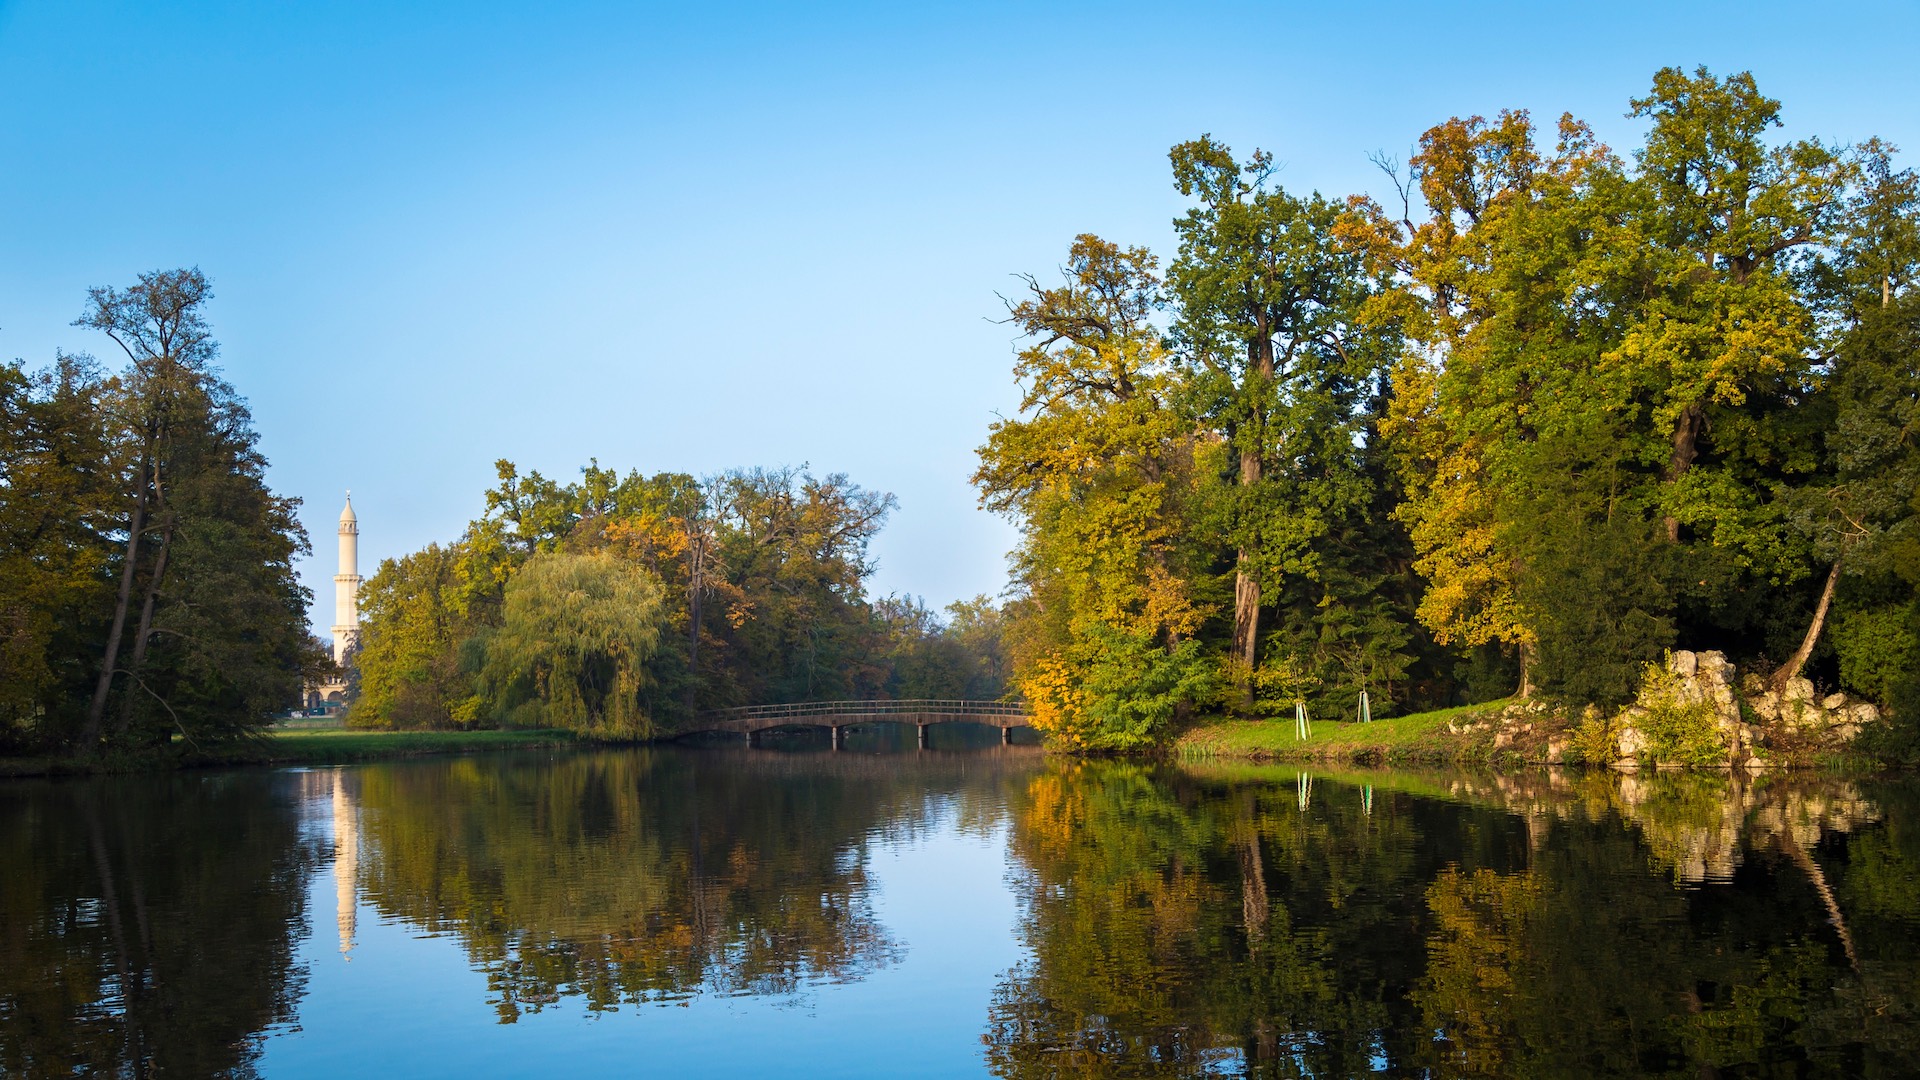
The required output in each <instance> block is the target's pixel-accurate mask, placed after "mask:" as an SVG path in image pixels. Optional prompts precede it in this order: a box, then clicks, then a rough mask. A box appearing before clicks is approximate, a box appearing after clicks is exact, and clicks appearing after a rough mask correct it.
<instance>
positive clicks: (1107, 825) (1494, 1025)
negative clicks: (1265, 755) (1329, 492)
mask: <svg viewBox="0 0 1920 1080" xmlns="http://www.w3.org/2000/svg"><path fill="white" fill-rule="evenodd" d="M1309 783H1312V786H1311V787H1309V786H1308V784H1309ZM1915 801H1916V800H1915V798H1914V789H1913V788H1912V786H1911V785H1903V786H1888V787H1885V788H1881V789H1872V788H1864V787H1860V786H1855V785H1849V784H1844V783H1832V782H1814V781H1804V782H1803V781H1795V780H1786V779H1778V778H1770V779H1768V780H1764V781H1748V780H1744V779H1743V780H1740V781H1738V782H1736V781H1735V780H1732V779H1729V778H1727V777H1725V776H1717V777H1716V776H1702V775H1693V774H1690V775H1673V774H1654V775H1646V776H1627V777H1620V776H1616V775H1613V774H1607V773H1595V774H1559V773H1554V774H1547V773H1541V774H1537V775H1528V776H1520V777H1499V778H1493V777H1487V778H1481V777H1471V776H1460V775H1457V774H1455V775H1447V776H1435V777H1422V776H1409V775H1405V774H1400V775H1353V776H1347V777H1340V776H1329V775H1325V774H1322V775H1321V776H1320V777H1318V779H1317V781H1310V780H1309V779H1308V778H1303V777H1300V776H1297V775H1296V774H1295V773H1294V772H1293V771H1292V770H1286V771H1281V770H1277V769H1274V770H1263V769H1258V768H1215V769H1203V768H1195V769H1173V768H1164V767H1147V766H1141V765H1135V764H1124V763H1109V762H1086V763H1056V764H1055V765H1054V766H1053V767H1051V768H1049V769H1048V770H1046V771H1045V772H1043V773H1041V774H1038V775H1036V776H1035V777H1033V778H1032V779H1031V781H1030V782H1029V784H1028V787H1027V790H1026V792H1025V793H1024V795H1022V796H1019V797H1016V799H1015V800H1014V832H1013V839H1012V844H1013V846H1014V854H1015V856H1016V858H1017V860H1018V862H1019V864H1020V865H1021V866H1022V867H1023V868H1024V870H1023V874H1022V876H1021V878H1020V880H1019V881H1018V882H1017V885H1016V887H1017V889H1018V890H1019V892H1020V893H1021V901H1022V907H1023V916H1024V926H1023V930H1022V933H1023V935H1024V937H1025V940H1026V943H1027V945H1028V947H1029V950H1030V953H1031V958H1030V960H1029V961H1027V962H1026V963H1025V964H1023V965H1022V966H1020V967H1019V968H1017V969H1015V970H1014V971H1011V972H1009V973H1008V974H1007V976H1006V977H1005V979H1004V980H1003V982H1002V984H1001V987H1000V989H999V991H998V993H997V994H996V997H995V1000H994V1002H993V1004H992V1006H991V1008H990V1010H989V1021H988V1029H987V1038H986V1042H987V1047H988V1051H987V1052H988V1060H989V1062H990V1064H991V1066H992V1067H993V1069H994V1070H995V1071H996V1072H997V1073H998V1074H1000V1075H1003V1076H1019V1077H1027V1076H1098V1077H1119V1076H1168V1075H1171V1076H1202V1075H1222V1074H1227V1075H1243V1074H1244V1075H1256V1076H1342V1075H1351V1074H1355V1073H1367V1072H1383V1073H1389V1074H1401V1075H1431V1076H1528V1077H1539V1076H1568V1077H1573V1076H1593V1075H1622V1076H1630V1075H1648V1074H1653V1075H1658V1074H1663V1073H1666V1074H1686V1075H1691V1076H1698V1075H1715V1074H1717V1073H1716V1070H1727V1071H1730V1072H1735V1073H1742V1072H1753V1071H1762V1072H1773V1071H1780V1070H1786V1071H1792V1072H1794V1073H1796V1074H1807V1075H1833V1076H1895V1075H1907V1074H1909V1073H1910V1071H1911V1062H1912V1060H1913V1054H1914V1053H1915V1051H1916V1050H1920V1046H1917V1045H1916V1042H1920V1039H1916V1035H1915V1032H1916V1030H1920V1023H1916V1020H1920V1017H1916V1015H1915V1006H1914V1004H1913V1003H1914V1001H1915V993H1916V991H1920V985H1917V984H1920V903H1917V902H1916V897H1920V835H1916V834H1915V832H1914V830H1913V828H1912V823H1913V821H1914V813H1915V811H1920V806H1916V805H1915Z"/></svg>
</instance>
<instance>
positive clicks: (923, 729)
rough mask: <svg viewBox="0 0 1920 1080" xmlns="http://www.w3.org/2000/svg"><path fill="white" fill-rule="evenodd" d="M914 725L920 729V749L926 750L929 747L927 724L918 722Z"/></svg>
mask: <svg viewBox="0 0 1920 1080" xmlns="http://www.w3.org/2000/svg"><path fill="white" fill-rule="evenodd" d="M914 726H915V727H918V728H919V729H920V749H922V750H925V749H926V748H927V725H925V724H916V725H914Z"/></svg>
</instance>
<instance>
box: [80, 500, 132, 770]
mask: <svg viewBox="0 0 1920 1080" xmlns="http://www.w3.org/2000/svg"><path fill="white" fill-rule="evenodd" d="M146 524H147V489H146V470H145V468H144V467H143V468H142V469H141V475H140V494H139V495H138V496H137V497H136V498H135V499H134V501H133V518H132V521H131V523H130V524H129V526H128V528H127V561H126V564H125V565H124V566H122V567H121V568H120V592H119V595H118V596H116V597H115V598H114V602H113V623H112V625H111V626H110V627H109V628H108V630H107V651H106V655H105V656H104V657H102V658H101V660H100V678H99V680H98V681H97V682H95V683H94V687H93V702H92V704H90V705H88V706H87V726H86V727H85V728H84V729H83V730H82V731H81V735H80V752H81V753H83V754H92V753H93V752H94V751H96V750H98V749H99V742H100V725H101V723H102V721H104V720H105V719H106V715H107V693H108V691H110V690H111V689H112V688H113V672H114V668H115V667H116V666H117V665H118V664H119V663H120V636H121V634H122V633H123V632H124V631H125V630H126V627H127V607H128V605H129V604H131V603H132V601H133V575H134V571H135V569H136V568H137V567H138V566H139V563H140V530H142V529H144V528H146Z"/></svg>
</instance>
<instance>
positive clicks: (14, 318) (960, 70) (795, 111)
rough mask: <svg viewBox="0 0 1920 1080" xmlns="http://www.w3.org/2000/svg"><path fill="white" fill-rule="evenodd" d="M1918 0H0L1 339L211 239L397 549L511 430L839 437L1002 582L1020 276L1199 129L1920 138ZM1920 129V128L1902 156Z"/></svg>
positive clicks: (450, 499) (317, 455)
mask: <svg viewBox="0 0 1920 1080" xmlns="http://www.w3.org/2000/svg"><path fill="white" fill-rule="evenodd" d="M1916 44H1920V5H1916V4H1914V3H1912V2H1903V3H1873V2H1868V3H1855V4H1848V5H1844V6H1839V5H1814V4H1806V5H1797V6H1787V5H1772V4H1764V3H1735V4H1687V3H1673V2H1664V3H1652V4H1626V3H1614V4H1607V5H1573V4H1465V3H1442V2H1431V0H1430V2H1427V3H1421V4H1373V5H1361V4H1333V3H1320V4H1313V5H1287V4H1264V5H1260V4H1237V3H1218V4H1212V5H1175V4H1167V5H1159V6H1146V5H1121V4H1107V5H1099V6H1091V5H1088V6H1071V5H1065V4H1055V5H1038V4H997V3H985V2H974V3H966V4H958V5H942V4H931V3H887V4H879V3H876V4H841V5H825V4H820V5H804V6H803V5H798V4H781V5H741V4H735V5H727V4H717V3H709V4H700V5H688V6H677V5H676V6H666V5H659V6H648V5H642V4H628V3H619V4H615V3H608V4H589V3H557V2H556V3H541V4H524V3H522V4H495V3H489V2H482V0H463V2H461V3H445V4H436V3H408V4H389V3H345V2H336V3H272V4H266V3H241V2H235V3H227V4H186V3H169V4H155V3H137V4H136V3H127V4H103V3H88V2H82V0H46V2H41V3H18V2H3V0H0V356H7V357H20V358H23V359H26V360H28V361H29V362H32V363H40V362H44V361H46V360H47V359H49V358H50V357H51V356H52V355H53V351H54V349H55V348H56V347H66V348H68V349H81V350H88V351H92V352H94V353H95V354H96V355H99V356H100V357H101V358H102V359H103V360H105V359H111V358H110V357H109V356H108V354H107V352H106V350H107V349H109V348H111V344H110V343H108V342H106V341H104V340H95V339H93V338H92V337H91V336H90V335H89V334H88V333H87V332H84V331H81V330H78V329H75V328H72V327H70V326H69V325H68V323H69V322H70V321H71V320H72V319H73V317H74V316H75V315H77V314H78V313H79V311H80V307H81V302H82V300H83V298H84V296H85V291H86V289H87V287H88V286H91V285H106V284H126V283H128V282H131V281H132V280H133V279H134V277H135V275H136V274H137V273H139V272H140V271H142V270H150V269H157V268H170V267H175V266H184V265H198V266H200V267H201V268H202V269H203V270H205V271H206V272H207V273H208V274H209V275H210V276H211V277H212V278H213V281H214V287H215V293H216V296H215V300H214V302H213V304H212V308H211V317H212V319H213V321H214V326H215V330H216V333H217V335H218V337H219V338H220V340H221V342H222V343H223V345H224V359H223V364H224V368H225V372H226V374H227V377H228V378H229V379H230V381H232V382H233V383H234V384H235V386H236V387H237V388H238V389H239V390H240V392H241V393H242V394H244V395H245V396H246V397H247V398H249V399H250V400H251V402H252V405H253V409H254V416H255V421H256V424H257V426H258V427H259V429H260V431H261V432H262V434H263V439H262V444H263V448H264V450H265V452H266V454H267V455H268V457H269V458H270V460H271V461H272V463H273V464H272V472H271V480H272V483H273V485H274V487H275V488H276V489H277V490H279V491H281V492H282V493H285V494H291V495H295V496H298V497H300V498H301V499H303V500H305V514H304V516H305V520H306V523H307V527H308V528H309V530H310V531H311V532H312V533H313V537H314V540H315V542H316V548H317V557H316V559H315V560H313V561H312V562H309V563H308V564H306V565H305V566H304V567H303V572H304V573H305V574H306V581H307V583H308V584H309V586H311V587H313V588H314V589H315V592H316V594H317V597H318V601H319V602H318V603H317V604H316V605H315V608H314V611H315V614H316V618H317V619H318V620H320V621H321V622H323V623H324V622H325V621H326V620H328V619H330V618H331V589H330V587H329V585H328V577H329V575H331V574H332V572H333V568H332V559H333V522H334V520H335V518H336V516H337V515H338V513H339V510H340V503H341V493H342V490H343V489H345V488H349V487H350V488H352V489H353V491H354V502H355V506H356V508H357V509H358V510H359V513H360V520H361V523H362V529H363V534H362V546H361V552H362V572H363V573H371V572H372V569H373V566H374V564H375V563H376V562H377V561H378V560H379V559H380V558H383V557H387V556H391V555H397V554H400V553H402V552H405V551H408V550H411V549H413V548H417V547H420V546H422V545H424V544H426V543H427V542H428V541H430V540H442V541H444V540H450V539H452V538H454V537H456V536H457V535H458V534H459V532H460V530H461V528H462V526H463V525H464V523H465V522H466V521H467V520H469V519H470V518H472V517H473V516H475V515H476V514H477V513H478V512H479V510H480V493H481V492H482V491H483V490H484V489H485V488H486V487H487V486H488V485H489V483H490V482H491V481H492V477H493V462H494V460H495V459H497V458H501V457H506V458H511V459H513V460H514V461H516V462H518V463H519V464H520V465H521V467H522V468H523V469H529V468H537V469H539V470H541V471H542V472H545V473H547V474H548V475H550V476H554V477H556V478H559V479H563V480H565V479H571V478H573V477H574V476H576V475H577V472H576V470H577V469H578V468H579V466H580V465H582V464H585V463H586V461H587V459H588V458H589V457H597V458H598V459H599V460H600V462H601V464H603V465H614V466H618V467H620V468H621V469H622V470H623V471H624V470H625V469H626V468H628V467H630V466H632V467H638V468H640V469H641V470H642V471H644V472H648V473H652V472H656V471H661V470H674V471H685V472H692V473H695V474H706V473H711V472H714V471H718V470H721V469H724V468H728V467H731V466H742V465H756V464H758V465H780V464H794V465H798V464H802V463H806V464H809V465H811V466H812V468H813V469H814V470H816V471H817V472H845V473H848V474H849V475H850V476H852V478H853V479H854V480H856V481H857V482H859V483H861V484H864V485H866V486H869V487H874V488H880V489H883V490H887V491H891V492H894V493H895V494H897V495H898V496H899V499H900V511H899V513H898V515H897V516H896V517H895V518H894V520H893V522H892V523H891V524H890V525H889V526H888V527H887V529H886V531H885V533H884V534H883V535H882V537H881V539H880V541H879V542H878V544H877V546H876V549H875V553H876V555H877V557H878V559H879V561H880V571H879V574H878V576H877V580H876V582H875V584H876V587H877V589H878V590H879V591H881V592H888V591H901V592H908V593H913V594H918V595H922V596H924V597H925V598H926V599H927V600H928V601H929V602H931V603H933V604H934V605H936V606H938V605H943V604H945V603H947V602H948V601H950V600H953V599H956V598H959V597H963V596H969V595H972V594H975V593H980V592H987V593H992V592H997V591H999V589H1000V588H1001V587H1002V584H1003V582H1004V577H1005V573H1004V561H1003V558H1004V555H1005V552H1006V550H1007V549H1008V547H1009V546H1011V543H1012V541H1013V533H1012V530H1011V528H1010V526H1008V525H1007V524H1006V523H1004V522H1002V521H1000V520H998V519H996V518H994V517H992V516H990V515H988V514H986V513H985V512H983V511H980V510H978V509H976V507H975V501H974V494H973V492H972V490H971V489H970V488H969V486H968V484H967V476H968V474H969V473H970V472H971V470H972V466H973V448H974V447H975V446H977V445H978V444H979V443H980V442H981V440H982V439H983V438H984V436H985V434H986V427H987V424H988V423H989V422H990V421H991V420H992V419H993V417H994V415H995V414H996V412H1006V411H1010V410H1011V409H1012V408H1013V406H1014V405H1015V404H1016V402H1017V395H1016V392H1015V389H1014V387H1013V385H1012V382H1011V379H1010V376H1009V372H1008V369H1009V366H1010V364H1011V360H1012V351H1013V343H1012V340H1011V334H1010V331H1009V329H1008V328H1007V327H1005V326H1001V325H996V324H995V323H994V322H993V321H992V320H994V319H995V318H996V317H997V316H998V315H999V314H1000V311H1001V309H1000V306H999V301H998V300H997V299H996V297H995V294H996V292H1010V291H1011V290H1012V289H1013V288H1014V287H1015V285H1016V282H1015V281H1014V279H1013V277H1012V275H1013V274H1015V273H1018V272H1022V271H1033V272H1037V273H1049V272H1051V269H1052V268H1053V267H1056V266H1057V265H1058V264H1059V262H1060V259H1061V256H1062V255H1063V253H1064V252H1065V250H1066V247H1067V244H1068V242H1069V241H1070V240H1071V239H1072V237H1073V236H1074V234H1076V233H1079V232H1083V231H1090V232H1097V233H1100V234H1102V235H1104V236H1106V237H1108V238H1109V239H1112V240H1116V241H1121V242H1126V243H1144V244H1148V245H1150V246H1152V247H1154V248H1155V249H1156V250H1158V251H1161V252H1163V253H1165V254H1170V253H1171V250H1170V249H1171V245H1170V237H1171V228H1170V222H1171V219H1172V218H1173V217H1174V215H1175V214H1176V213H1178V212H1179V210H1180V208H1181V206H1180V201H1179V199H1178V197H1177V195H1176V194H1175V193H1174V192H1173V190H1172V187H1171V185H1170V184H1169V182H1168V178H1167V164H1166V151H1167V148H1168V147H1169V146H1170V145H1172V144H1173V143H1175V142H1178V141H1180V140H1183V139H1188V138H1192V137H1194V136H1196V135H1198V134H1200V133H1202V132H1211V133H1212V134H1214V135H1215V136H1216V137H1219V138H1221V139H1224V140H1225V141H1227V142H1228V143H1229V144H1230V145H1232V146H1233V147H1234V148H1235V149H1236V150H1239V151H1242V152H1245V151H1249V150H1252V149H1254V148H1256V147H1260V148H1264V149H1267V150H1270V151H1272V152H1274V154H1275V155H1276V156H1277V157H1278V158H1279V159H1280V160H1281V161H1282V162H1284V163H1285V169H1284V172H1283V173H1282V181H1283V182H1284V183H1285V184H1287V185H1288V186H1289V187H1292V188H1296V189H1308V188H1318V189H1320V190H1322V191H1324V192H1327V193H1328V194H1344V193H1346V192H1350V191H1357V190H1358V191H1365V190H1376V189H1378V188H1380V187H1381V178H1380V177H1379V175H1378V174H1377V173H1376V172H1375V171H1374V170H1373V167H1372V166H1371V165H1370V164H1368V162H1367V154H1368V153H1369V152H1371V151H1376V150H1385V151H1387V152H1389V153H1393V154H1397V155H1400V156H1404V155H1405V153H1406V149H1407V147H1409V146H1410V145H1411V144H1412V143H1413V141H1414V140H1415V139H1416V138H1417V137H1418V136H1419V133H1420V132H1421V131H1422V130H1423V129H1424V128H1425V127H1427V126H1429V125H1431V124H1433V123H1436V122H1438V121H1441V120H1444V119H1446V118H1447V117H1449V116H1453V115H1466V114H1472V113H1483V114H1491V113H1493V112H1496V111H1497V110H1499V109H1501V108H1507V107H1519V108H1527V109H1531V110H1533V112H1534V114H1535V116H1536V117H1538V118H1540V119H1542V120H1545V121H1548V122H1550V121H1551V120H1552V119H1553V118H1554V117H1557V116H1558V115H1559V114H1560V113H1561V112H1563V111H1568V110H1571V111H1572V112H1574V113H1575V114H1576V115H1578V116H1581V117H1584V118H1586V119H1588V120H1590V121H1591V122H1592V123H1593V124H1594V125H1595V127H1596V128H1597V129H1598V131H1599V133H1600V135H1601V136H1602V138H1603V139H1605V140H1607V141H1608V142H1610V143H1612V144H1613V145H1615V146H1616V147H1621V148H1625V147H1630V146H1632V145H1633V144H1634V143H1635V142H1636V141H1637V138H1638V131H1639V125H1638V124H1637V122H1634V121H1630V120H1628V119H1626V118H1625V117H1624V113H1625V111H1626V102H1627V99H1628V98H1629V97H1632V96H1635V95H1637V94H1640V93H1643V92H1644V91H1645V89H1646V86H1647V84H1648V81H1649V78H1650V76H1651V75H1652V73H1653V71H1654V70H1655V69H1656V68H1658V67H1660V66H1662V65H1666V64H1681V65H1686V66H1692V65H1695V64H1700V63H1704V64H1706V65H1708V66H1709V67H1710V68H1712V69H1713V70H1714V71H1715V72H1716V73H1722V74H1723V73H1726V72H1729V71H1736V70H1742V69H1746V70H1751V71H1752V72H1753V73H1754V74H1755V76H1756V77H1757V78H1758V79H1759V80H1760V85H1761V88H1762V89H1763V90H1764V91H1766V92H1767V93H1769V94H1771V95H1773V96H1775V97H1778V98H1780V99H1782V100H1783V101H1784V103H1785V106H1786V110H1785V116H1786V120H1787V127H1786V129H1785V132H1784V133H1783V134H1785V135H1788V136H1793V137H1799V136H1805V135H1819V136H1821V137H1823V138H1828V139H1833V140H1841V141H1854V140H1858V139H1862V138H1865V137H1867V136H1870V135H1880V136H1883V137H1886V138H1888V139H1891V140H1892V141H1894V142H1896V143H1898V144H1901V145H1904V146H1912V147H1914V148H1915V149H1917V150H1920V130H1916V128H1920V118H1917V117H1916V110H1915V103H1916V102H1920V65H1916V64H1915V63H1914V60H1913V50H1914V47H1915V46H1916ZM1909 160H1911V158H1909Z"/></svg>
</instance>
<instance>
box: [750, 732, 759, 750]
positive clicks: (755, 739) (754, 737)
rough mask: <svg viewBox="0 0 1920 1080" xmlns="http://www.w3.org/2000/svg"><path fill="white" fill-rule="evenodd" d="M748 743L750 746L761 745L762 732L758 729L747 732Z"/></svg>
mask: <svg viewBox="0 0 1920 1080" xmlns="http://www.w3.org/2000/svg"><path fill="white" fill-rule="evenodd" d="M747 745H748V746H759V745H760V733H759V732H757V731H749V732H747Z"/></svg>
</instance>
